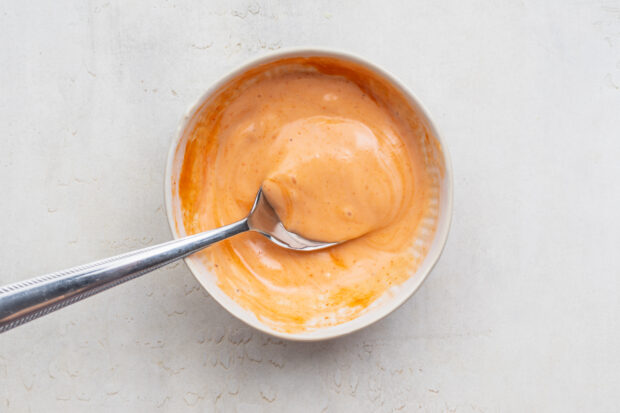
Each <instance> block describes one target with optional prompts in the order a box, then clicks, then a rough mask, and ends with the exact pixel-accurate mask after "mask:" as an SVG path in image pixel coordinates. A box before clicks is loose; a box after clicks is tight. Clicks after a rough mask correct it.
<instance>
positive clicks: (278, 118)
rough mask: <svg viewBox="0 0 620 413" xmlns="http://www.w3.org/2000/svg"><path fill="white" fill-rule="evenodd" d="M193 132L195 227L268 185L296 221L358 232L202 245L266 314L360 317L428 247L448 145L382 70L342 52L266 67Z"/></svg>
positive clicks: (316, 319) (191, 218) (187, 177)
mask: <svg viewBox="0 0 620 413" xmlns="http://www.w3.org/2000/svg"><path fill="white" fill-rule="evenodd" d="M185 135H186V137H187V142H188V143H187V146H186V147H185V153H184V161H183V166H182V171H181V175H180V178H179V181H178V195H179V198H180V202H181V208H182V212H183V222H182V224H183V226H184V228H185V230H186V232H187V233H188V234H191V233H196V232H200V231H205V230H208V229H211V228H215V227H219V226H222V225H226V224H230V223H232V222H234V221H236V220H239V219H241V218H243V217H244V216H246V215H247V213H248V212H249V210H250V208H251V206H252V203H253V201H254V197H255V195H256V192H257V191H258V189H259V188H260V187H261V186H262V187H263V190H264V193H265V195H266V196H267V198H268V199H269V201H270V202H271V203H272V205H273V206H274V208H275V210H276V212H277V213H278V215H279V217H280V218H281V220H282V222H283V223H284V224H285V226H286V228H287V229H289V230H291V231H294V232H297V233H299V234H301V235H303V236H305V237H306V238H310V239H315V240H321V241H343V240H351V241H348V242H346V243H344V244H341V245H338V246H336V247H333V248H330V249H328V250H323V251H316V252H295V251H290V250H286V249H283V248H280V247H278V246H275V245H273V244H271V243H270V242H269V241H268V240H267V239H265V238H263V237H262V236H261V235H259V234H255V233H246V234H241V235H238V236H236V237H234V238H232V239H229V240H226V241H223V242H220V243H218V244H216V245H213V246H211V247H209V248H208V249H206V250H204V251H203V252H201V253H200V254H201V256H202V257H203V259H204V262H205V265H208V266H209V268H210V269H211V270H212V271H213V272H215V274H216V275H217V277H218V284H219V286H220V288H221V289H222V290H223V291H224V292H225V293H226V294H228V295H229V296H230V297H231V298H233V299H234V300H236V301H237V302H238V303H239V304H240V305H241V306H243V307H245V308H246V309H248V310H250V311H252V312H253V313H254V314H255V315H256V316H257V317H258V318H259V319H260V320H262V321H263V322H264V323H265V324H267V325H269V326H271V327H273V328H275V329H277V330H280V331H288V332H298V331H304V330H311V329H315V328H320V327H325V326H329V325H335V324H339V323H342V322H345V321H348V320H351V319H353V318H355V317H357V316H359V315H360V314H362V313H363V312H364V311H365V310H366V309H367V308H368V306H369V305H370V304H371V303H372V302H374V301H375V300H376V299H377V298H379V297H380V296H382V295H383V294H384V293H386V292H387V291H388V290H389V289H390V288H391V287H392V286H396V285H398V284H401V283H402V282H404V281H405V280H407V279H408V277H409V276H411V275H412V274H413V273H414V272H415V269H416V267H417V265H418V264H419V262H420V261H421V260H422V259H423V258H424V255H425V253H426V250H427V248H428V245H429V243H430V241H431V240H432V237H433V235H434V230H435V226H436V218H437V202H438V182H437V181H438V177H437V176H438V174H440V173H441V170H440V169H441V168H440V167H438V161H437V159H439V157H438V155H437V154H438V147H437V146H436V145H434V143H433V138H432V137H430V136H429V134H428V131H427V128H426V127H425V125H424V124H423V122H422V121H421V120H420V117H419V115H418V114H417V113H416V111H415V110H414V109H412V108H411V107H410V105H409V104H408V103H407V101H406V99H405V98H404V97H403V96H402V94H401V93H400V92H399V91H397V90H396V89H395V88H394V87H393V86H391V85H390V84H389V83H388V82H387V81H385V80H383V79H382V78H380V77H379V76H378V75H376V74H374V73H373V72H370V71H369V70H367V69H365V68H363V67H361V66H357V65H355V64H353V63H349V62H344V61H342V60H337V59H333V58H312V59H301V58H294V59H284V60H280V61H277V62H274V63H270V64H267V65H263V66H260V67H258V68H255V69H252V70H250V71H248V72H246V73H245V74H244V75H242V76H239V77H237V78H235V79H233V80H231V81H229V82H228V83H227V84H226V85H224V86H223V87H222V88H220V90H218V91H217V92H216V93H215V94H214V96H213V97H212V98H211V99H209V100H208V101H207V102H205V103H204V104H203V105H202V107H201V108H199V110H198V111H197V113H196V114H195V115H194V117H193V118H192V120H191V121H190V123H189V125H188V127H187V128H186V130H185ZM173 186H174V185H173Z"/></svg>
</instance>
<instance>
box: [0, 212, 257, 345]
mask: <svg viewBox="0 0 620 413" xmlns="http://www.w3.org/2000/svg"><path fill="white" fill-rule="evenodd" d="M247 230H248V222H247V219H243V220H241V221H238V222H235V223H234V224H230V225H227V226H224V227H221V228H217V229H214V230H211V231H206V232H201V233H199V234H196V235H191V236H189V237H185V238H181V239H177V240H173V241H169V242H166V243H164V244H159V245H154V246H151V247H147V248H143V249H140V250H137V251H132V252H128V253H125V254H121V255H117V256H115V257H111V258H107V259H103V260H100V261H95V262H92V263H90V264H86V265H81V266H79V267H74V268H70V269H68V270H64V271H58V272H54V273H51V274H47V275H42V276H40V277H36V278H32V279H30V280H25V281H20V282H17V283H14V284H9V285H5V286H0V333H3V332H5V331H7V330H10V329H12V328H14V327H17V326H19V325H21V324H24V323H27V322H28V321H31V320H34V319H35V318H38V317H41V316H43V315H46V314H48V313H51V312H52V311H55V310H58V309H59V308H62V307H65V306H67V305H69V304H73V303H75V302H77V301H80V300H82V299H84V298H86V297H90V296H91V295H94V294H97V293H98V292H100V291H103V290H107V289H108V288H111V287H114V286H117V285H118V284H121V283H124V282H125V281H129V280H131V279H133V278H136V277H139V276H141V275H143V274H146V273H147V272H150V271H153V270H155V269H157V268H160V267H163V266H164V265H166V264H169V263H171V262H173V261H176V260H179V259H181V258H184V257H187V256H188V255H190V254H192V253H194V252H196V251H199V250H201V249H203V248H205V247H206V246H208V245H211V244H213V243H214V242H217V241H221V240H223V239H225V238H228V237H231V236H233V235H236V234H239V233H241V232H245V231H247Z"/></svg>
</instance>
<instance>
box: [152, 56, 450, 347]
mask: <svg viewBox="0 0 620 413" xmlns="http://www.w3.org/2000/svg"><path fill="white" fill-rule="evenodd" d="M289 57H336V58H339V59H343V60H346V61H350V62H353V63H357V64H360V65H362V66H364V67H366V68H368V69H370V70H372V71H373V72H375V73H377V74H378V75H380V76H381V77H383V78H384V79H386V80H387V81H389V82H391V83H392V84H393V85H394V86H395V87H396V88H397V89H399V90H400V91H401V92H403V93H404V95H405V96H406V97H407V98H408V99H409V101H410V104H411V106H412V107H413V108H414V109H415V110H417V111H418V113H420V115H421V117H422V121H423V122H425V123H426V126H427V128H428V130H429V131H430V132H431V134H432V135H434V137H435V139H436V142H437V143H438V144H439V145H440V146H441V153H442V156H443V159H442V161H443V164H444V168H443V169H444V172H443V175H442V176H441V178H440V182H439V202H438V204H439V205H438V220H437V226H436V230H435V235H434V238H433V240H432V242H431V244H430V246H429V248H428V252H427V254H426V256H425V257H424V259H423V261H422V263H421V264H420V265H419V266H418V268H417V270H416V271H415V273H413V274H411V276H410V277H409V279H408V280H407V281H405V282H404V283H403V284H401V285H399V286H397V287H394V288H393V289H392V290H390V291H389V292H387V293H386V294H384V296H383V297H381V298H380V299H378V300H377V301H375V302H374V303H372V304H371V306H370V307H369V308H368V309H367V311H365V312H364V313H363V314H362V315H360V316H359V317H357V318H355V319H353V320H351V321H348V322H345V323H342V324H338V325H335V326H331V327H326V328H321V329H318V330H313V331H307V332H298V333H286V332H281V331H277V330H274V329H272V328H271V327H269V326H268V325H266V324H264V323H263V322H261V321H260V320H259V319H258V318H257V317H256V316H255V315H254V314H253V313H251V312H250V311H247V310H245V309H244V308H242V307H241V306H240V305H239V304H237V303H236V302H235V301H234V300H233V299H231V298H230V297H229V296H228V295H226V294H225V293H224V292H223V291H222V290H221V289H220V288H219V287H218V284H217V277H216V275H215V274H213V273H211V272H210V271H208V270H207V268H206V267H205V266H204V265H203V263H202V262H201V259H200V258H198V257H193V256H190V257H188V258H186V259H185V262H186V264H187V266H188V267H189V269H190V271H191V272H192V273H193V274H194V276H195V277H196V280H198V282H199V283H200V284H201V285H202V286H203V287H204V289H205V290H206V291H207V292H208V293H209V294H210V295H211V296H212V297H213V298H214V299H215V300H216V301H217V302H218V303H220V304H221V305H222V307H224V308H225V309H226V310H228V311H229V312H230V313H231V314H233V315H234V316H235V317H237V318H238V319H240V320H242V321H244V322H245V323H247V324H249V325H250V326H252V327H254V328H256V329H258V330H260V331H263V332H265V333H268V334H271V335H273V336H277V337H280V338H283V339H287V340H299V341H317V340H324V339H329V338H334V337H338V336H342V335H345V334H348V333H351V332H353V331H356V330H359V329H361V328H364V327H366V326H368V325H370V324H372V323H374V322H376V321H378V320H380V319H382V318H383V317H385V316H387V315H388V314H390V313H391V312H392V311H394V310H395V309H396V308H398V307H399V306H400V305H401V304H403V303H404V302H405V301H406V300H407V299H408V298H409V297H411V296H412V295H413V293H414V292H415V291H416V290H417V289H418V288H419V287H420V285H421V284H422V282H423V281H424V280H425V279H426V277H427V276H428V274H429V273H430V272H431V270H432V268H433V266H434V265H435V263H436V262H437V260H438V259H439V256H440V255H441V252H442V250H443V247H444V245H445V243H446V239H447V236H448V231H449V227H450V221H451V216H452V186H453V181H452V167H451V164H450V159H449V156H448V152H447V149H446V147H445V144H444V142H443V141H442V140H441V136H440V135H439V132H438V131H437V128H436V127H435V125H434V124H433V122H432V120H431V117H430V115H429V113H428V111H427V110H426V109H425V108H424V106H423V105H422V104H421V103H420V102H419V101H418V99H417V98H416V97H415V95H414V94H413V93H412V92H411V91H410V90H409V89H408V88H407V87H406V86H405V85H404V84H403V83H402V82H400V81H399V80H398V79H396V78H395V77H394V76H393V75H391V74H390V73H389V72H387V71H386V70H384V69H381V68H379V67H377V66H375V65H374V64H372V63H370V62H368V61H366V60H364V59H362V58H360V57H357V56H354V55H352V54H350V53H344V52H340V51H334V50H327V49H323V48H296V49H288V50H281V51H278V52H275V53H271V54H268V55H265V56H261V57H259V58H257V59H253V60H251V61H250V62H248V63H246V64H244V65H242V66H240V67H238V68H237V69H236V70H233V71H232V72H230V73H229V74H228V75H226V76H224V77H223V78H221V79H220V80H218V81H217V82H215V83H214V84H213V85H212V86H211V88H209V90H207V91H206V92H205V93H204V94H203V95H202V97H201V98H200V99H199V100H198V102H197V103H196V104H195V105H193V106H192V107H191V108H190V110H189V111H188V113H187V114H186V115H185V117H184V119H183V121H182V122H181V125H180V128H179V130H178V133H177V135H176V137H175V138H174V139H173V141H172V144H171V146H170V152H169V155H168V162H167V166H166V175H165V188H164V190H165V203H166V211H167V215H168V222H169V224H170V228H171V230H172V235H173V237H174V238H179V237H183V236H185V235H187V234H186V233H185V229H184V228H183V220H182V219H181V211H180V202H179V198H178V188H177V187H176V182H178V179H177V178H178V175H179V173H180V170H181V165H182V163H183V156H184V152H185V151H184V148H185V145H186V142H185V140H184V137H183V131H184V130H185V127H186V126H187V122H188V120H189V119H191V117H192V116H193V115H194V113H195V112H196V111H197V110H198V108H199V107H200V106H201V105H202V103H204V102H205V100H207V99H208V98H209V97H210V96H211V94H213V93H214V92H215V91H216V90H217V89H218V88H219V87H220V86H222V85H223V84H225V83H226V82H228V81H229V80H231V79H232V78H235V77H237V76H239V75H240V74H242V73H244V72H246V71H247V70H249V69H251V68H253V67H256V66H258V65H261V64H264V63H269V62H273V61H276V60H279V59H283V58H289Z"/></svg>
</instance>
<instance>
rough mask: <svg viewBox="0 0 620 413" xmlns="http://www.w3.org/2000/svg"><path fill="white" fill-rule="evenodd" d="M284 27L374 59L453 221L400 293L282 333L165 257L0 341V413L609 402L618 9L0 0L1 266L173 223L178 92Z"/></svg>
mask: <svg viewBox="0 0 620 413" xmlns="http://www.w3.org/2000/svg"><path fill="white" fill-rule="evenodd" d="M297 45H322V46H331V47H337V48H341V49H343V50H348V51H352V52H355V53H358V54H360V55H362V56H364V57H366V58H368V59H370V60H372V61H373V62H376V63H377V64H379V65H381V66H383V67H385V68H387V69H388V70H390V71H392V72H393V73H394V74H395V75H396V76H398V77H399V78H401V79H402V80H403V81H404V82H405V83H406V84H407V85H409V86H410V87H411V88H412V89H413V90H414V92H415V93H416V94H417V95H418V96H419V98H420V99H421V100H422V101H423V102H424V103H425V104H426V105H427V107H428V108H429V110H430V112H431V113H432V114H433V116H434V118H435V120H436V122H437V124H438V126H439V129H440V130H441V131H442V132H443V135H444V139H445V142H446V144H447V146H448V148H449V150H450V152H451V154H452V161H453V166H454V172H455V204H454V205H455V207H454V219H453V226H452V230H451V233H450V236H449V239H448V244H447V246H446V249H445V252H444V254H443V256H442V258H441V259H440V261H439V264H438V265H437V267H436V268H435V270H434V271H433V273H432V274H431V276H430V277H429V279H428V280H427V282H426V283H425V284H424V285H423V286H422V288H421V289H420V290H419V292H418V293H417V294H416V295H415V296H414V297H413V298H412V299H411V300H409V301H408V302H407V303H406V304H405V305H404V306H403V307H401V308H400V309H399V310H397V311H396V312H395V313H393V314H392V315H391V316H390V317H388V318H387V319H385V320H383V321H381V322H379V323H377V324H376V325H374V326H371V327H370V328H367V329H365V330H363V331H361V332H358V333H356V334H353V335H351V336H348V337H345V338H342V339H337V340H333V341H328V342H323V343H316V344H299V343H289V342H283V341H281V340H276V339H272V338H270V337H268V336H266V335H264V334H261V333H259V332H257V331H254V330H253V329H252V328H250V327H247V326H245V325H244V324H242V323H241V322H239V321H237V320H236V319H234V318H233V317H232V316H230V315H229V314H228V313H227V312H226V311H225V310H223V309H222V308H220V307H219V306H218V305H217V304H216V303H215V302H214V301H213V300H212V299H210V298H209V297H208V296H207V295H206V294H205V293H204V292H203V291H202V290H201V289H200V288H199V286H198V284H197V282H196V281H195V280H194V279H193V277H192V275H191V274H190V273H189V271H188V270H187V269H186V267H185V266H184V264H176V265H172V266H169V267H167V268H165V269H163V270H160V271H158V272H156V273H154V274H150V275H148V276H146V277H143V278H141V279H139V280H136V281H133V282H131V283H129V284H126V285H124V286H121V287H118V288H115V289H114V290H111V291H108V292H106V293H103V294H101V295H99V296H96V297H93V298H91V299H89V300H87V301H84V302H81V303H79V304H77V305H74V306H72V307H70V308H67V309H64V310H62V311H60V312H57V313H54V314H52V315H50V316H48V317H45V318H43V319H40V320H37V321H35V322H32V323H30V324H28V325H26V326H23V327H20V328H18V329H16V330H13V331H10V332H8V333H6V334H3V335H2V336H0V410H1V411H15V412H25V411H46V412H64V411H67V410H73V411H76V410H81V411H89V412H99V411H102V412H103V411H110V410H111V409H116V410H117V411H153V410H157V409H158V410H159V411H170V412H176V411H179V410H180V409H187V410H189V411H211V410H215V411H235V410H236V411H239V412H241V411H245V412H260V411H304V412H322V411H352V412H362V411H373V412H374V411H380V412H383V411H385V412H389V411H398V410H400V411H425V412H426V411H428V412H439V411H447V412H495V411H514V412H524V411H557V412H568V411H590V412H594V411H597V412H600V411H606V412H615V411H618V409H619V408H620V329H619V327H620V319H619V313H620V304H619V300H620V270H619V268H620V262H619V260H618V255H619V247H620V240H619V235H618V234H619V233H620V224H619V222H620V221H619V219H618V212H619V209H620V205H619V204H620V202H619V201H620V186H619V184H618V182H619V180H620V166H619V165H620V2H618V1H616V2H613V1H591V2H588V1H563V0H556V1H531V0H523V1H520V0H515V1H488V2H482V1H461V0H455V1H450V2H435V1H410V0H402V1H393V2H389V1H380V2H359V1H335V2H330V1H314V2H301V1H286V2H277V1H244V0H236V1H225V0H222V1H212V2H191V1H181V0H170V1H164V0H159V1H105V0H103V1H83V0H76V1H52V2H50V1H37V2H34V1H27V2H26V1H24V2H22V1H4V2H2V3H1V4H0V133H1V135H0V136H1V138H0V191H1V196H0V233H2V242H1V248H0V262H1V263H2V269H1V270H0V282H1V283H8V282H12V281H17V280H21V279H24V278H27V277H30V276H34V275H38V274H41V273H45V272H49V271H53V270H59V269H62V268H65V267H69V266H72V265H76V264H80V263H85V262H88V261H90V260H94V259H97V258H102V257H105V256H109V255H111V254H116V253H120V252H123V251H127V250H130V249H132V248H138V247H142V246H145V245H150V244H153V243H157V242H162V241H165V240H167V239H169V238H170V233H169V231H168V226H167V222H166V218H165V214H164V210H163V189H162V187H163V171H164V164H165V159H166V155H167V151H168V146H169V143H170V140H171V138H172V136H173V135H174V133H175V130H176V128H177V125H178V123H179V121H180V120H181V117H182V115H183V114H184V112H185V110H186V109H187V108H188V106H189V105H190V104H192V103H193V102H194V101H195V100H196V99H197V98H198V97H199V96H200V95H201V94H202V92H203V91H204V90H205V89H206V88H208V87H209V85H210V84H211V83H212V82H213V81H214V80H216V79H217V78H218V77H220V76H222V75H223V74H225V73H226V72H227V71H229V70H230V69H232V68H233V67H235V66H236V65H238V64H240V63H242V62H244V61H245V60H246V59H248V58H252V57H255V56H258V55H260V54H262V53H266V52H268V51H269V50H274V49H278V48H281V47H286V46H297Z"/></svg>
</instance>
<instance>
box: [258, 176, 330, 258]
mask: <svg viewBox="0 0 620 413" xmlns="http://www.w3.org/2000/svg"><path fill="white" fill-rule="evenodd" d="M247 223H248V228H249V229H250V231H255V232H258V233H260V234H262V235H264V236H265V237H267V238H268V239H269V240H270V241H271V242H273V243H274V244H277V245H279V246H281V247H284V248H288V249H290V250H297V251H316V250H320V249H323V248H328V247H332V246H334V245H337V244H340V242H321V241H313V240H309V239H307V238H304V237H302V236H301V235H299V234H296V233H294V232H291V231H288V230H287V229H286V228H284V225H283V224H282V222H281V221H280V218H279V217H278V214H276V212H275V210H274V209H273V207H272V206H271V204H270V203H269V200H268V199H267V197H265V195H264V194H263V190H262V188H261V189H259V190H258V194H256V199H255V200H254V206H253V207H252V210H251V211H250V214H249V215H248V217H247Z"/></svg>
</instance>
